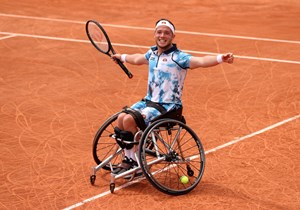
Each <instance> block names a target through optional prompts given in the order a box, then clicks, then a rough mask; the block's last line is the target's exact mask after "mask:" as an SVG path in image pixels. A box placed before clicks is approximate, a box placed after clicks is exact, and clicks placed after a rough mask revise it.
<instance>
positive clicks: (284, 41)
mask: <svg viewBox="0 0 300 210" xmlns="http://www.w3.org/2000/svg"><path fill="white" fill-rule="evenodd" d="M0 16H3V17H12V18H23V19H33V20H44V21H56V22H63V23H75V24H85V23H86V22H84V21H76V20H67V19H57V18H46V17H36V16H27V15H15V14H6V13H0ZM101 25H103V26H107V27H114V28H126V29H135V30H147V31H153V28H148V27H138V26H126V25H116V24H103V23H101ZM176 33H181V34H191V35H199V36H212V37H222V38H232V39H246V40H256V41H268V42H281V43H290V44H300V41H295V40H283V39H271V38H259V37H251V36H239V35H226V34H215V33H205V32H192V31H181V30H176Z"/></svg>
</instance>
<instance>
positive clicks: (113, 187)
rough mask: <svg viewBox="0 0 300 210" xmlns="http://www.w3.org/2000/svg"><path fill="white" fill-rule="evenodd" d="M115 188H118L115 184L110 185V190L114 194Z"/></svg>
mask: <svg viewBox="0 0 300 210" xmlns="http://www.w3.org/2000/svg"><path fill="white" fill-rule="evenodd" d="M115 187H116V185H115V183H110V185H109V189H110V192H111V193H114V190H115Z"/></svg>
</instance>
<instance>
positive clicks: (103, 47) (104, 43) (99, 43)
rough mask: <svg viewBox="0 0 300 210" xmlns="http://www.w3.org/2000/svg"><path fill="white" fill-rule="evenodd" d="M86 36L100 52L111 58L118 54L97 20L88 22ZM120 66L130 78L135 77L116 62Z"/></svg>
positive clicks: (121, 64)
mask: <svg viewBox="0 0 300 210" xmlns="http://www.w3.org/2000/svg"><path fill="white" fill-rule="evenodd" d="M85 30H86V34H87V36H88V38H89V40H90V41H91V43H92V44H93V45H94V47H95V48H96V49H97V50H99V51H100V52H102V53H104V54H106V55H108V56H109V57H111V56H112V54H116V52H115V50H114V48H113V46H112V45H111V42H110V40H109V38H108V35H107V33H106V32H105V30H104V28H103V27H102V26H101V25H100V23H98V22H97V21H95V20H89V21H87V22H86V25H85ZM116 61H117V63H118V64H119V66H120V67H121V68H122V69H123V71H124V72H125V73H126V74H127V76H128V77H129V78H132V77H133V75H132V74H131V72H130V71H129V70H128V69H127V68H126V66H125V65H124V64H123V63H122V62H121V61H120V60H118V59H117V60H116Z"/></svg>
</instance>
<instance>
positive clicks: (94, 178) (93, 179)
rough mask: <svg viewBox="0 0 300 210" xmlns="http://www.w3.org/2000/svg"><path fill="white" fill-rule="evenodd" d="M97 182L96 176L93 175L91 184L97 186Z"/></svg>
mask: <svg viewBox="0 0 300 210" xmlns="http://www.w3.org/2000/svg"><path fill="white" fill-rule="evenodd" d="M95 180H96V175H91V176H90V182H91V184H92V185H94V184H95Z"/></svg>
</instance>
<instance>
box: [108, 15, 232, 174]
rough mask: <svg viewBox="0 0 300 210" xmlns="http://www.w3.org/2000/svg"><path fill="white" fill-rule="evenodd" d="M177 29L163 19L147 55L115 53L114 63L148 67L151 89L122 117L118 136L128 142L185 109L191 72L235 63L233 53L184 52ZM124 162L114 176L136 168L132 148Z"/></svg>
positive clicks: (156, 28)
mask: <svg viewBox="0 0 300 210" xmlns="http://www.w3.org/2000/svg"><path fill="white" fill-rule="evenodd" d="M175 34H176V32H175V26H174V25H173V23H172V22H171V21H169V20H167V19H160V20H158V21H157V22H156V24H155V28H154V40H155V43H156V45H155V46H153V47H151V48H150V49H149V50H148V51H147V52H146V53H145V54H115V55H113V56H112V58H113V60H114V61H115V60H116V59H119V60H121V61H122V62H124V63H125V62H126V63H129V64H133V65H143V64H145V65H148V90H147V94H146V96H145V97H144V99H142V100H141V101H138V102H137V103H135V104H133V105H132V106H131V107H130V109H128V110H127V111H124V112H123V113H121V114H119V116H118V119H117V127H116V129H115V133H116V134H115V135H116V136H117V137H118V138H121V139H123V140H125V141H133V139H134V134H135V133H136V132H137V131H138V130H139V129H144V128H145V126H147V125H148V124H149V122H150V121H151V120H153V119H154V118H156V117H158V116H160V115H162V114H165V113H166V112H170V111H174V110H175V111H176V110H182V101H181V97H182V91H183V84H184V80H185V77H186V74H187V72H188V70H189V69H196V68H199V67H203V68H206V67H211V66H216V65H218V64H220V63H224V62H225V63H229V64H231V63H233V60H234V56H233V54H232V53H225V54H219V55H217V56H203V57H196V56H192V55H190V54H188V53H185V52H182V51H181V50H180V49H178V48H177V46H176V44H175V43H173V40H174V38H175ZM123 147H124V148H125V149H124V151H125V156H126V157H125V159H124V160H123V163H122V165H121V166H120V167H119V168H117V169H116V170H115V171H114V173H121V172H123V171H126V170H128V169H130V168H132V167H134V166H135V165H137V163H136V158H135V155H134V147H133V146H124V145H123Z"/></svg>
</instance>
